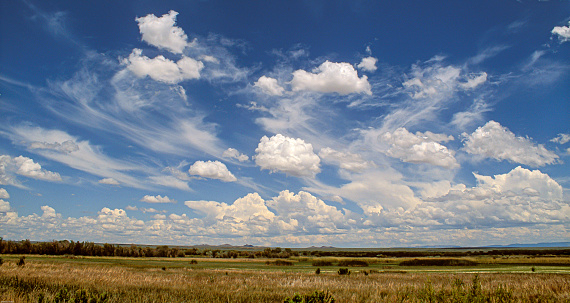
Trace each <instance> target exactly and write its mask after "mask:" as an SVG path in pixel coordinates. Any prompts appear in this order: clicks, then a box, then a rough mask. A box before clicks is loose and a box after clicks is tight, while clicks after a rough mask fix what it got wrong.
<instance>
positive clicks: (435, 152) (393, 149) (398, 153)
mask: <svg viewBox="0 0 570 303" xmlns="http://www.w3.org/2000/svg"><path fill="white" fill-rule="evenodd" d="M378 139H379V140H380V141H382V142H385V143H388V144H389V146H390V147H389V149H388V150H387V151H386V154H387V155H388V156H390V157H394V158H398V159H400V160H402V161H404V162H410V163H429V164H432V165H437V166H441V167H445V168H456V167H458V166H459V164H458V163H457V160H456V159H455V156H454V152H453V151H452V150H449V149H448V148H447V147H445V146H443V145H441V144H440V143H438V142H445V141H449V140H453V136H446V135H443V134H434V133H432V132H426V133H421V132H417V133H416V134H412V133H410V132H409V131H408V130H407V129H405V128H403V127H401V128H398V129H396V130H395V131H393V132H386V133H384V134H383V135H382V136H380V137H379V138H378Z"/></svg>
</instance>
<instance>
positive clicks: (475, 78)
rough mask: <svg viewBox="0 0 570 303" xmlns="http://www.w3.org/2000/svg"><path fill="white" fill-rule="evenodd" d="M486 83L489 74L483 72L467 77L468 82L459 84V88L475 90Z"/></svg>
mask: <svg viewBox="0 0 570 303" xmlns="http://www.w3.org/2000/svg"><path fill="white" fill-rule="evenodd" d="M485 82H487V73H486V72H482V73H480V74H478V75H469V76H468V77H467V82H464V83H459V86H461V87H462V88H463V89H474V88H476V87H477V86H479V85H481V84H483V83H485Z"/></svg>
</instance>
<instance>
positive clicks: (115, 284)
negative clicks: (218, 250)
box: [0, 255, 570, 302]
mask: <svg viewBox="0 0 570 303" xmlns="http://www.w3.org/2000/svg"><path fill="white" fill-rule="evenodd" d="M21 257H22V256H21V255H2V260H3V264H2V265H1V266H0V299H1V300H2V301H14V302H284V301H285V300H289V302H302V301H299V300H302V299H303V296H305V299H306V300H308V299H307V298H309V297H311V296H310V294H312V293H315V292H321V293H326V294H328V297H327V298H328V300H329V302H330V299H331V298H333V299H334V301H335V302H570V257H567V256H551V257H533V256H505V257H497V256H494V257H491V256H478V257H469V258H467V257H461V258H445V259H443V258H437V257H422V258H382V257H377V258H342V257H310V256H309V257H303V256H298V257H290V258H287V259H277V260H281V262H276V259H268V258H205V257H195V258H194V257H189V256H187V257H178V258H129V257H89V256H72V255H67V256H45V255H26V256H25V258H24V259H22V258H21ZM21 260H23V263H24V264H21ZM426 260H427V261H426ZM430 260H431V261H430ZM433 260H436V261H438V260H439V261H441V260H444V261H445V260H447V261H449V260H455V261H454V262H452V263H450V264H455V265H448V266H446V265H445V262H443V263H441V262H439V263H440V265H430V264H434V262H433ZM410 261H413V262H410ZM457 261H458V262H457ZM462 261H468V262H462ZM343 262H344V263H343ZM406 262H408V263H406ZM430 262H431V263H430ZM18 263H20V264H18ZM435 263H437V262H435ZM406 264H415V265H406ZM441 264H443V265H441ZM465 264H467V265H465ZM339 265H349V266H339ZM350 265H353V266H350ZM356 265H359V266H356ZM342 269H347V270H348V272H346V271H345V272H342ZM317 272H318V273H317ZM341 272H342V273H344V274H339V273H341ZM296 295H297V296H296ZM295 300H297V301H295ZM311 302H321V301H311ZM322 302H325V301H322Z"/></svg>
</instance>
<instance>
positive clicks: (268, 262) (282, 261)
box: [265, 260, 293, 266]
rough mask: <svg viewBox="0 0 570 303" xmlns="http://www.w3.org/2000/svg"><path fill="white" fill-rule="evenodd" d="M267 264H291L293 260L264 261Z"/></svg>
mask: <svg viewBox="0 0 570 303" xmlns="http://www.w3.org/2000/svg"><path fill="white" fill-rule="evenodd" d="M265 264H267V265H277V266H292V265H293V262H291V261H285V260H275V261H267V262H265Z"/></svg>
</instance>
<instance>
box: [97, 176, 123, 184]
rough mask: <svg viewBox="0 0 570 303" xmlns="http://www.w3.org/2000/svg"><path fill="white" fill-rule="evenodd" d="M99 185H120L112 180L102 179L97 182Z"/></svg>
mask: <svg viewBox="0 0 570 303" xmlns="http://www.w3.org/2000/svg"><path fill="white" fill-rule="evenodd" d="M99 183H100V184H107V185H120V184H121V183H119V181H117V180H115V179H113V178H104V179H101V180H99Z"/></svg>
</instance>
